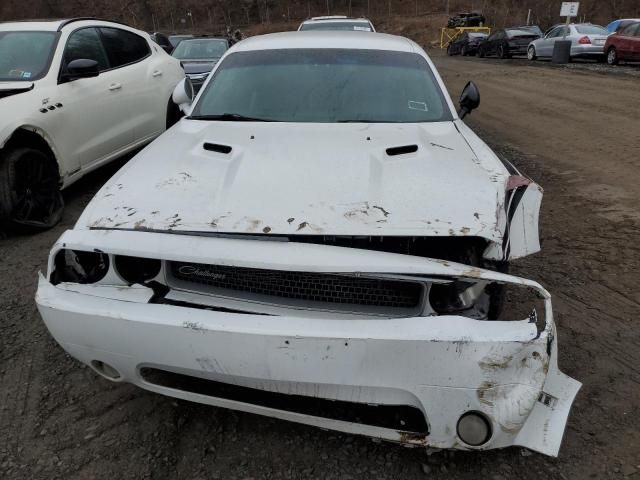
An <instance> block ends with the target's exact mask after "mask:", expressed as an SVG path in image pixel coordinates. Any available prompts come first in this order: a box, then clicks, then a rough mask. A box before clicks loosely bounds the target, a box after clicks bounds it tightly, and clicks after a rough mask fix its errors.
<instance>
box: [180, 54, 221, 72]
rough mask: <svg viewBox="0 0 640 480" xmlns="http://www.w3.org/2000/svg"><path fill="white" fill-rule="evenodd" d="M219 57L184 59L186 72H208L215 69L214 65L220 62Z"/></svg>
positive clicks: (183, 64) (183, 63)
mask: <svg viewBox="0 0 640 480" xmlns="http://www.w3.org/2000/svg"><path fill="white" fill-rule="evenodd" d="M218 60H220V59H219V58H214V59H209V60H182V61H181V62H182V66H183V68H184V73H186V74H190V73H192V74H193V73H207V72H210V71H211V70H213V67H215V66H216V63H218Z"/></svg>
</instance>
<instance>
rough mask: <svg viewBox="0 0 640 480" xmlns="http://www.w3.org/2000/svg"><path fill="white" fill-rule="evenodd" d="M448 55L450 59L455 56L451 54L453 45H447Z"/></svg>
mask: <svg viewBox="0 0 640 480" xmlns="http://www.w3.org/2000/svg"><path fill="white" fill-rule="evenodd" d="M447 55H449V56H450V57H452V56H453V53H452V52H451V45H447Z"/></svg>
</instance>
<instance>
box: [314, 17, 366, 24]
mask: <svg viewBox="0 0 640 480" xmlns="http://www.w3.org/2000/svg"><path fill="white" fill-rule="evenodd" d="M345 22H349V23H351V22H361V23H371V22H370V21H369V19H367V18H350V17H318V18H312V19H310V20H305V21H304V22H302V23H345Z"/></svg>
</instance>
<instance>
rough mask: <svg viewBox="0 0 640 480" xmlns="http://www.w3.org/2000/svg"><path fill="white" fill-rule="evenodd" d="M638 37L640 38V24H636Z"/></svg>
mask: <svg viewBox="0 0 640 480" xmlns="http://www.w3.org/2000/svg"><path fill="white" fill-rule="evenodd" d="M635 35H636V37H640V23H636V34H635Z"/></svg>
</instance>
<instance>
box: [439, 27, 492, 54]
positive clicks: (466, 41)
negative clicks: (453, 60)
mask: <svg viewBox="0 0 640 480" xmlns="http://www.w3.org/2000/svg"><path fill="white" fill-rule="evenodd" d="M486 38H487V34H486V33H480V32H464V33H463V34H462V35H460V36H458V37H456V38H455V40H453V41H451V42H450V43H449V45H447V53H448V54H449V55H458V54H460V55H462V56H466V55H475V54H476V52H477V50H478V45H480V42H482V41H483V40H484V39H486Z"/></svg>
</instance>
